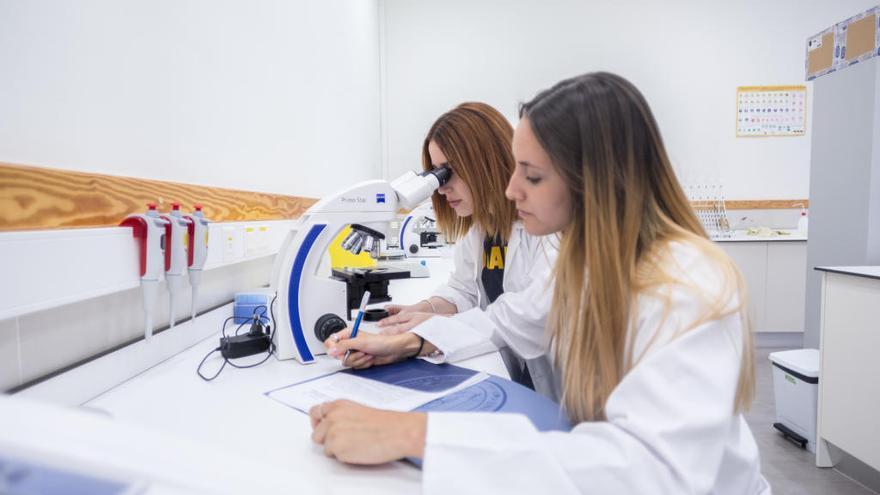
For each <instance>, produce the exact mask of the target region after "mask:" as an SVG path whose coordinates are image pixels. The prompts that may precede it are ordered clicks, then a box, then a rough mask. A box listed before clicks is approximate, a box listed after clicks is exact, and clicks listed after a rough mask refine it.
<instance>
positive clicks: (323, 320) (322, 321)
mask: <svg viewBox="0 0 880 495" xmlns="http://www.w3.org/2000/svg"><path fill="white" fill-rule="evenodd" d="M346 326H348V325H347V324H346V323H345V320H343V319H342V318H340V317H338V316H336V315H334V314H333V313H327V314H325V315H324V316H322V317H320V318H318V321H316V322H315V337H317V338H318V340H320V341H321V342H324V341H325V340H327V339H329V338H330V336H331V335H333V334H334V333H336V332H338V331H340V330H342V329H343V328H345V327H346Z"/></svg>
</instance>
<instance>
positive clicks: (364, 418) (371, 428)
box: [309, 400, 428, 464]
mask: <svg viewBox="0 0 880 495" xmlns="http://www.w3.org/2000/svg"><path fill="white" fill-rule="evenodd" d="M309 417H311V420H312V441H314V442H315V443H317V444H319V445H323V446H324V453H325V454H327V455H328V456H330V457H335V458H336V459H338V460H340V461H342V462H347V463H351V464H382V463H386V462H390V461H396V460H398V459H402V458H404V457H418V458H421V457H423V456H424V452H425V433H426V431H427V423H428V416H427V414H425V413H411V412H407V413H404V412H396V411H384V410H381V409H373V408H371V407H367V406H363V405H361V404H357V403H355V402H352V401H349V400H335V401H333V402H325V403H323V404H319V405H317V406H315V407H313V408H312V409H311V410H310V411H309Z"/></svg>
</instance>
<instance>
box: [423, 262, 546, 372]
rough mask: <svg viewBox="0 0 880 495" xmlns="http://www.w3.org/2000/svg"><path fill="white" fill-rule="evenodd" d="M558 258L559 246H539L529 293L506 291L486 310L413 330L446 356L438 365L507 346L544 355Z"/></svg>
mask: <svg viewBox="0 0 880 495" xmlns="http://www.w3.org/2000/svg"><path fill="white" fill-rule="evenodd" d="M555 257H556V250H555V248H552V247H550V246H547V247H546V249H545V248H544V247H543V246H536V248H535V249H534V254H533V256H532V259H531V260H530V262H529V263H528V265H527V267H526V268H525V269H527V270H528V271H529V274H528V280H530V282H529V284H528V285H527V286H526V287H525V289H523V290H521V291H516V292H515V291H507V292H505V293H504V294H502V295H501V296H499V297H498V299H496V300H495V302H493V303H492V304H490V305H489V306H487V307H486V309H485V310H483V309H480V308H478V307H475V308H471V309H469V310H467V311H464V312H460V313H458V314H455V315H453V316H451V317H435V318H431V319H429V320H427V321H426V322H424V323H422V324H421V325H419V326H417V327H415V328H414V329H412V332H413V333H416V334H418V335H420V336H421V337H423V338H424V339H425V340H427V341H428V342H431V343H432V344H434V346H435V347H437V349H439V350H440V351H441V352H442V353H443V354H442V355H441V356H438V357H437V358H434V359H433V360H432V361H433V362H444V361H453V362H455V361H461V360H463V359H467V358H469V357H472V356H475V355H478V354H482V353H485V352H489V351H491V350H493V349H494V348H496V347H502V346H509V347H511V348H512V349H513V350H514V351H515V352H516V353H517V354H518V355H519V356H521V357H523V358H526V359H531V358H535V357H538V356H541V355H543V354H544V352H545V351H546V349H547V340H546V335H545V332H544V326H545V323H546V319H547V313H548V312H549V310H550V304H551V299H552V296H553V284H552V280H551V276H552V271H553V263H554V261H555Z"/></svg>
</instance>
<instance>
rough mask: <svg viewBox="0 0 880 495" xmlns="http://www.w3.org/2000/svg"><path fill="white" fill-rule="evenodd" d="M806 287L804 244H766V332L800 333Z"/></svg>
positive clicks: (793, 242) (802, 329)
mask: <svg viewBox="0 0 880 495" xmlns="http://www.w3.org/2000/svg"><path fill="white" fill-rule="evenodd" d="M806 287H807V243H806V242H795V241H791V242H768V243H767V299H766V301H767V302H766V305H765V310H764V311H765V312H764V325H763V326H764V328H763V330H765V331H767V332H803V331H804V298H805V297H806Z"/></svg>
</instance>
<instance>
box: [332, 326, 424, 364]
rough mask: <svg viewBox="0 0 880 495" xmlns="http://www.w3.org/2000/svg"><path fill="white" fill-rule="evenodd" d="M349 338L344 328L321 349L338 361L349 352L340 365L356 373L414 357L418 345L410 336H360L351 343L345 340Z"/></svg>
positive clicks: (412, 336)
mask: <svg viewBox="0 0 880 495" xmlns="http://www.w3.org/2000/svg"><path fill="white" fill-rule="evenodd" d="M350 335H351V328H350V327H346V328H344V329H342V330H340V331H339V332H336V333H335V334H333V335H332V336H330V338H329V339H327V340H326V341H324V345H326V346H327V354H328V355H330V356H331V357H335V358H338V359H344V358H345V352H346V351H351V353H349V356H348V359H346V360H345V362H344V363H343V364H345V365H347V366H350V367H352V368H357V369H360V368H369V367H370V366H375V365H381V364H389V363H395V362H397V361H401V360H403V359H406V358H409V357H413V356H414V355H415V353H416V351H417V350H418V349H419V345H421V340H420V338H419V336H418V335H416V334H413V333H405V334H399V335H375V334H371V333H368V332H362V333H358V335H357V337H355V338H353V339H350V338H348V337H349V336H350ZM425 349H427V348H426V347H425Z"/></svg>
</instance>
